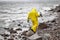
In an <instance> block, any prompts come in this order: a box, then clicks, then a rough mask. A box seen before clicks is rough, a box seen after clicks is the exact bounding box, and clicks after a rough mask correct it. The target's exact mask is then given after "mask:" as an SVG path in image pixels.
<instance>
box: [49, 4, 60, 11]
mask: <svg viewBox="0 0 60 40" xmlns="http://www.w3.org/2000/svg"><path fill="white" fill-rule="evenodd" d="M50 11H53V12H60V5H59V6H56V7H55V8H54V9H51V10H50Z"/></svg>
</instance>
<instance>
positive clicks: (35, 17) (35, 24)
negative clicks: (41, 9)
mask: <svg viewBox="0 0 60 40" xmlns="http://www.w3.org/2000/svg"><path fill="white" fill-rule="evenodd" d="M39 16H40V15H39V14H38V12H37V10H36V8H33V9H32V10H31V11H30V12H29V13H28V20H29V19H31V21H32V24H33V25H32V27H31V29H32V30H33V31H34V32H36V30H37V28H38V17H39Z"/></svg>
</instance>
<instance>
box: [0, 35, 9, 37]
mask: <svg viewBox="0 0 60 40" xmlns="http://www.w3.org/2000/svg"><path fill="white" fill-rule="evenodd" d="M0 35H1V36H3V37H9V35H8V34H0Z"/></svg>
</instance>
